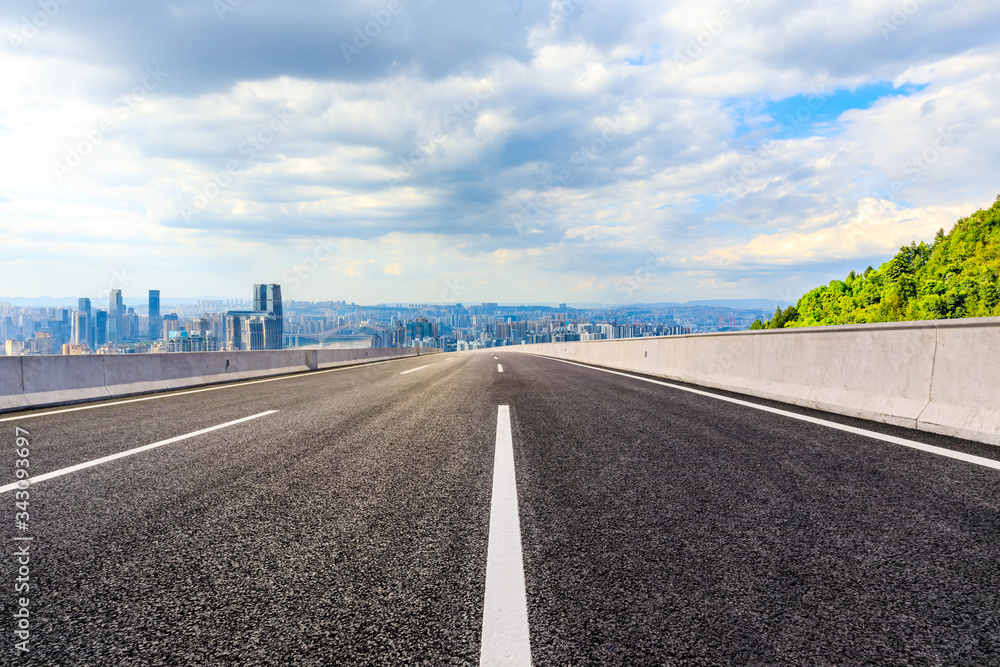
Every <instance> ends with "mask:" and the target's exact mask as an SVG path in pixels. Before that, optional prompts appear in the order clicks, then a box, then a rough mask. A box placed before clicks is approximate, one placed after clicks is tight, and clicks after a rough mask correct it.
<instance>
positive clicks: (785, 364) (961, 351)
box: [504, 318, 1000, 445]
mask: <svg viewBox="0 0 1000 667" xmlns="http://www.w3.org/2000/svg"><path fill="white" fill-rule="evenodd" d="M508 350H509V351H515V352H528V353H533V354H539V355H543V356H547V357H554V358H557V359H566V360H570V361H578V362H580V363H586V364H593V365H597V366H606V367H608V368H615V369H620V370H628V371H633V372H637V373H643V374H648V375H655V376H658V377H663V378H669V379H672V380H678V381H682V382H689V383H692V384H697V385H702V386H705V387H713V388H716V389H725V390H728V391H734V392H739V393H741V394H748V395H751V396H758V397H761V398H768V399H773V400H778V401H783V402H785V403H791V404H794V405H800V406H803V407H808V408H815V409H819V410H824V411H827V412H834V413H838V414H842V415H849V416H853V417H861V418H864V419H870V420H874V421H880V422H885V423H889V424H897V425H901V426H907V427H910V428H915V429H920V430H923V431H928V432H932V433H940V434H944V435H951V436H956V437H960V438H967V439H970V440H977V441H980V442H986V443H990V444H994V445H1000V318H975V319H961V320H936V321H924V322H894V323H886V324H861V325H845V326H834V327H807V328H795V329H777V330H765V331H740V332H732V333H718V334H694V335H687V336H667V337H658V338H632V339H624V340H608V341H587V342H573V343H542V344H535V345H520V346H515V347H509V348H504V351H508Z"/></svg>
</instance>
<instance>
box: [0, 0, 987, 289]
mask: <svg viewBox="0 0 1000 667" xmlns="http://www.w3.org/2000/svg"><path fill="white" fill-rule="evenodd" d="M998 35H1000V4H998V3H997V2H996V0H922V1H921V0H898V1H897V0H676V1H670V2H664V1H663V0H614V1H612V0H557V1H556V2H551V3H550V2H544V1H535V0H480V1H479V2H467V1H466V2H459V1H458V0H373V1H370V2H369V1H360V0H357V1H347V0H343V1H326V2H321V1H319V0H300V1H298V2H275V1H271V0H174V1H173V2H150V3H146V2H123V1H121V0H119V1H118V2H110V1H108V0H34V1H29V0H23V1H22V0H7V1H5V2H4V3H3V4H2V5H0V36H2V46H0V246H2V253H0V294H2V295H7V296H44V295H47V296H67V295H68V296H88V295H95V296H96V295H98V294H100V293H101V292H103V291H106V290H107V289H108V288H109V287H116V288H123V289H124V291H125V295H126V301H132V300H139V298H141V296H142V295H143V294H144V293H145V290H147V289H150V288H159V289H161V290H162V291H163V295H164V299H165V300H167V301H169V300H170V298H171V297H178V296H185V297H194V296H209V295H212V296H240V297H246V296H247V295H248V294H249V291H250V286H251V284H252V283H255V282H279V283H281V284H282V285H283V287H284V292H285V295H286V298H299V299H312V300H318V299H346V300H348V301H356V302H358V303H379V302H398V301H403V302H406V301H410V302H414V301H416V302H433V301H439V300H443V301H446V302H454V301H462V302H476V301H486V300H488V301H500V302H559V301H566V302H571V303H586V302H590V303H600V302H604V303H608V302H616V303H625V302H654V301H687V300H691V299H708V298H765V299H776V300H777V299H784V300H794V299H795V298H797V297H798V296H799V295H800V294H801V293H802V292H803V291H805V290H807V289H809V288H811V287H814V286H816V285H818V284H821V283H825V282H827V281H829V280H831V279H833V278H835V277H842V276H843V275H844V274H846V272H847V271H849V270H850V269H852V268H854V269H863V268H864V267H865V266H867V265H869V264H876V265H877V264H878V263H880V262H881V261H884V260H885V259H886V258H887V257H889V256H891V254H892V253H893V252H894V251H895V250H896V249H897V248H898V247H899V246H900V245H901V244H904V243H908V242H909V241H910V240H912V239H927V240H930V239H931V238H932V237H933V234H934V232H935V231H936V230H937V229H938V228H940V227H946V228H950V226H951V225H952V224H953V223H954V222H955V220H957V219H958V218H959V217H962V216H963V215H967V214H968V213H971V212H972V211H975V210H976V209H978V208H981V207H983V206H988V205H990V204H991V203H992V202H993V200H994V199H995V197H996V196H997V194H998V192H1000V120H998V116H1000V113H998V111H997V110H998V109H1000V38H998ZM130 297H131V298H130Z"/></svg>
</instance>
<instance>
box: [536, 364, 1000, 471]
mask: <svg viewBox="0 0 1000 667" xmlns="http://www.w3.org/2000/svg"><path fill="white" fill-rule="evenodd" d="M537 356H543V355H537ZM545 358H546V359H552V360H553V361H561V362H562V363H564V364H571V365H573V366H580V367H582V368H589V369H591V370H594V371H602V372H604V373H611V374H612V375H621V376H623V377H627V378H632V379H633V380H642V381H643V382H650V383H652V384H658V385H662V386H664V387H670V388H671V389H680V390H681V391H686V392H690V393H692V394H698V395H699V396H707V397H709V398H714V399H717V400H720V401H726V402H727V403H735V404H736V405H742V406H745V407H748V408H755V409H757V410H763V411H764V412H770V413H772V414H775V415H781V416H782V417H791V418H792V419H798V420H799V421H804V422H809V423H810V424H818V425H820V426H826V427H827V428H832V429H837V430H838V431H846V432H847V433H854V434H855V435H863V436H866V437H868V438H874V439H875V440H881V441H883V442H890V443H892V444H894V445H901V446H903V447H910V448H912V449H919V450H920V451H922V452H929V453H931V454H937V455H938V456H946V457H948V458H951V459H957V460H959V461H965V462H966V463H974V464H976V465H980V466H984V467H986V468H993V469H994V470H1000V461H995V460H993V459H987V458H983V457H982V456H975V455H973V454H966V453H965V452H956V451H954V450H952V449H945V448H944V447H935V446H934V445H926V444H924V443H922V442H917V441H916V440H908V439H906V438H897V437H896V436H894V435H886V434H885V433H878V432H876V431H869V430H868V429H864V428H858V427H856V426H848V425H847V424H838V423H837V422H832V421H828V420H826V419H819V418H817V417H810V416H809V415H802V414H799V413H797V412H790V411H788V410H781V409H779V408H772V407H771V406H769V405H761V404H760V403H752V402H750V401H741V400H740V399H738V398H730V397H729V396H721V395H719V394H713V393H712V392H710V391H702V390H700V389H692V388H691V387H684V386H682V385H679V384H673V383H672V382H661V381H660V380H652V379H650V378H644V377H640V376H638V375H632V374H630V373H622V372H621V371H613V370H609V369H607V368H597V367H595V366H587V365H586V364H578V363H576V362H574V361H566V360H565V359H556V358H555V357H545Z"/></svg>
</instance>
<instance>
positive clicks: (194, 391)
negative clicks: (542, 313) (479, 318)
mask: <svg viewBox="0 0 1000 667" xmlns="http://www.w3.org/2000/svg"><path fill="white" fill-rule="evenodd" d="M407 359H413V357H400V358H398V359H386V360H384V361H373V362H371V363H369V364H354V365H352V366H344V367H341V368H325V369H323V370H321V371H308V372H301V373H292V374H290V375H281V376H279V377H273V378H265V379H263V380H235V381H233V382H227V383H225V384H221V385H217V386H214V387H203V388H202V389H178V390H175V391H168V392H158V393H156V394H153V395H152V396H142V397H141V398H127V399H125V400H121V401H115V400H113V399H97V400H99V401H101V402H100V403H98V404H97V405H91V404H88V405H80V406H77V407H75V408H62V409H60V410H48V411H47V412H36V413H34V414H30V415H29V414H21V413H15V414H14V416H13V417H0V422H12V421H19V420H21V419H34V418H35V417H48V416H49V415H61V414H63V413H65V412H78V411H80V410H97V409H98V408H110V407H112V406H115V405H126V404H128V403H139V402H141V401H155V400H158V399H161V398H174V397H175V396H187V395H188V394H200V393H202V392H203V391H218V390H220V389H238V388H240V387H246V386H247V385H251V384H261V383H263V382H280V381H282V380H296V379H299V378H303V377H311V376H313V375H323V374H324V373H337V372H340V371H353V370H358V369H359V368H370V367H372V366H380V365H382V364H388V363H392V362H394V361H405V360H407ZM106 401H110V402H106Z"/></svg>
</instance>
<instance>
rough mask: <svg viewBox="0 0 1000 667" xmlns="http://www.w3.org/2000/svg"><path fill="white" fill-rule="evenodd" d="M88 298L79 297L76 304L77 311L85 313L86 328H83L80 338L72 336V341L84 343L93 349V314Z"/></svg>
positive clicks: (78, 343)
mask: <svg viewBox="0 0 1000 667" xmlns="http://www.w3.org/2000/svg"><path fill="white" fill-rule="evenodd" d="M90 309H91V306H90V299H86V298H80V300H79V302H78V305H77V312H78V313H86V315H87V318H86V325H87V328H86V329H84V330H83V332H82V335H81V336H80V340H79V341H77V340H76V338H75V337H74V340H73V342H74V343H75V344H77V345H84V344H86V345H87V347H89V348H90V349H91V350H93V349H94V316H93V314H92V313H91V310H90Z"/></svg>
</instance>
